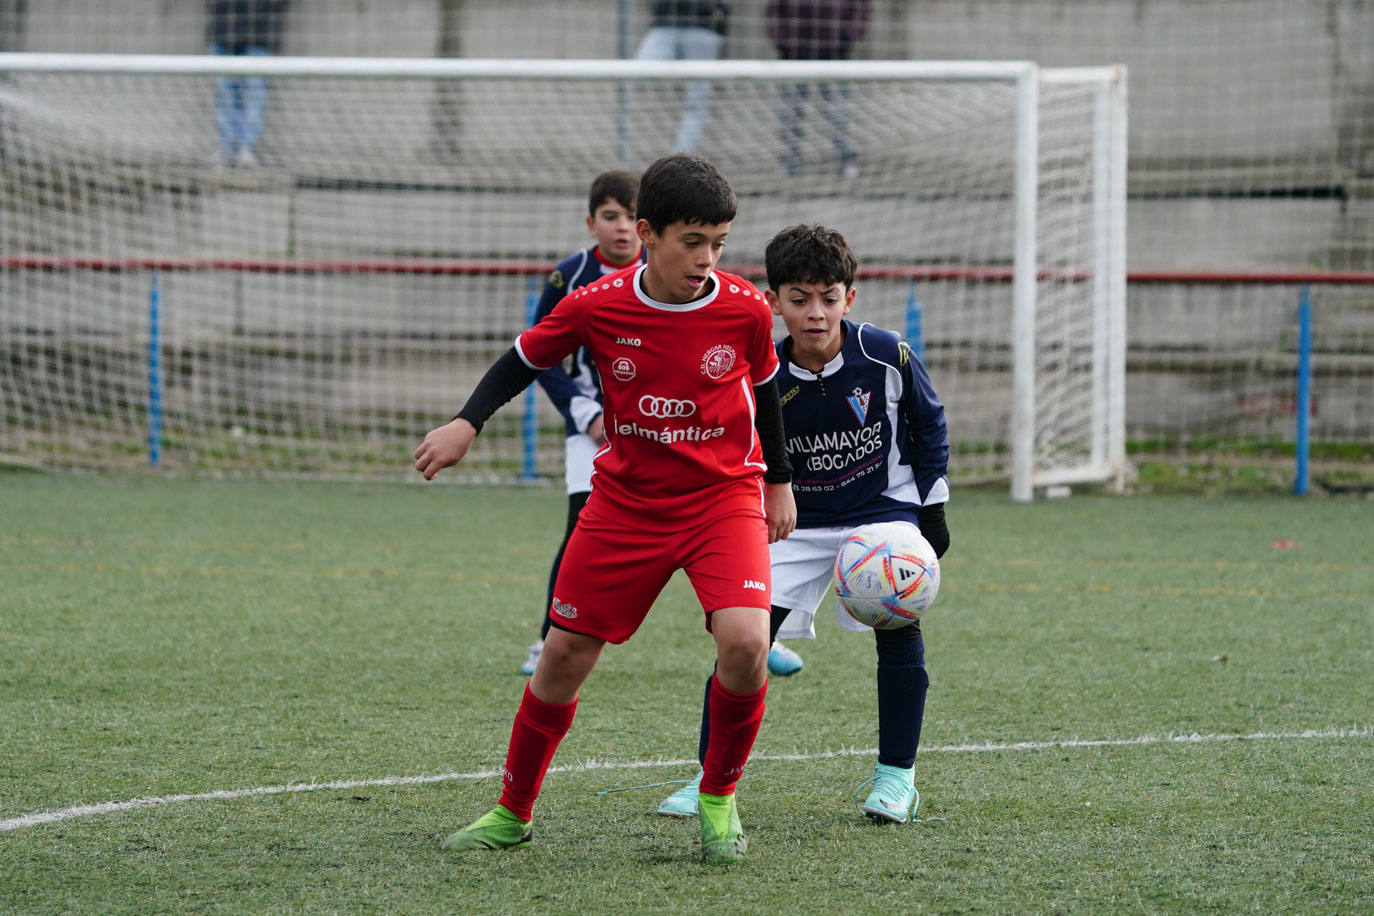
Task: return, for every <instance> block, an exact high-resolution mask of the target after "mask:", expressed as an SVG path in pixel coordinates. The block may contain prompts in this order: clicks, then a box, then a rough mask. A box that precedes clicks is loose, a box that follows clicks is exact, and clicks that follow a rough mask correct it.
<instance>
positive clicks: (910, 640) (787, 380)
mask: <svg viewBox="0 0 1374 916" xmlns="http://www.w3.org/2000/svg"><path fill="white" fill-rule="evenodd" d="M764 262H765V268H766V270H767V273H768V285H769V289H768V290H767V291H766V293H765V295H766V296H767V297H768V303H769V305H770V306H771V307H772V309H773V312H774V314H776V315H779V316H781V317H782V320H783V323H784V324H785V325H786V326H787V334H788V336H787V337H786V338H784V339H783V340H782V341H781V342H779V343H778V345H777V350H778V357H779V359H780V360H781V364H782V368H781V369H780V370H779V372H778V380H779V381H778V388H779V393H780V396H781V399H782V404H783V428H784V430H785V431H786V433H787V451H788V458H789V460H790V462H791V464H792V469H793V477H792V491H793V495H794V496H795V497H796V500H797V528H796V530H795V531H794V532H793V533H792V535H791V537H789V538H788V539H787V540H785V541H778V542H776V543H774V544H771V545H770V546H769V554H770V565H771V567H772V571H773V607H772V614H771V621H770V628H771V630H772V635H774V636H777V635H783V636H788V637H806V638H814V637H815V635H816V634H815V628H814V619H815V614H816V610H817V608H818V607H819V606H820V604H821V601H822V600H823V599H824V598H825V596H826V595H827V594H828V593H829V592H830V579H831V571H832V569H833V568H834V563H835V555H836V553H837V552H838V550H839V546H840V544H841V543H842V542H843V541H844V539H845V538H846V537H847V536H848V535H849V533H850V532H851V531H853V529H855V528H857V527H858V526H860V525H866V524H869V523H871V522H899V523H905V524H911V525H915V526H917V527H919V528H920V530H921V533H922V534H923V535H925V538H926V540H928V541H929V542H930V544H931V546H932V547H934V548H935V552H936V553H937V554H939V555H943V554H944V552H945V550H946V549H948V547H949V529H948V528H947V527H946V525H945V502H946V501H947V500H948V499H949V482H948V479H947V477H946V467H947V464H948V461H949V438H948V435H947V433H946V429H945V410H944V406H943V405H942V404H941V403H940V401H939V400H938V399H937V398H936V396H935V391H934V390H933V389H932V387H931V384H930V377H929V376H928V375H927V374H926V369H925V366H923V365H922V364H921V361H920V360H919V359H918V358H917V357H916V355H915V354H914V353H912V351H911V347H910V346H908V345H907V342H906V341H905V340H903V339H902V338H901V337H900V336H899V335H897V334H895V333H893V332H892V331H885V330H883V329H882V328H878V327H874V326H873V325H871V324H864V325H856V324H854V323H853V322H851V321H848V320H846V319H845V318H844V316H845V315H846V314H848V312H849V309H850V307H851V306H852V305H853V303H854V295H855V291H854V273H855V271H856V269H857V267H858V264H857V261H856V259H855V257H854V254H853V252H852V251H851V250H850V248H849V244H848V243H847V242H846V241H845V238H844V236H842V235H841V234H840V233H838V232H836V231H834V230H833V229H826V228H825V227H823V226H792V227H790V228H788V229H784V230H782V231H781V232H779V233H778V234H777V235H775V236H774V237H773V239H772V240H771V241H770V242H769V243H768V248H767V251H766V254H765V257H764ZM836 612H837V618H838V619H839V622H840V623H841V624H842V625H843V626H844V627H845V628H846V629H850V630H866V629H868V627H865V626H863V625H862V624H860V623H857V622H856V621H854V620H853V618H851V617H849V615H847V614H845V613H844V612H843V611H841V610H839V608H838V607H837V608H836ZM874 635H875V637H876V640H877V652H878V762H877V766H876V769H875V771H874V776H873V778H872V779H870V780H869V781H868V782H866V783H865V784H864V785H863V786H860V792H858V793H856V798H857V796H858V795H860V794H863V793H862V790H864V789H868V788H869V787H870V784H871V791H869V792H868V794H867V796H866V798H865V799H864V801H863V802H862V803H861V804H860V810H861V811H862V812H863V813H864V814H866V815H868V816H869V817H872V818H873V819H875V820H880V821H893V822H896V823H905V822H906V821H908V820H909V819H910V818H911V817H912V815H913V814H914V813H915V810H916V806H917V805H918V804H920V795H919V794H918V793H917V791H916V786H915V763H916V745H917V743H918V742H919V741H920V737H921V719H922V717H923V715H924V713H925V698H926V689H927V687H928V686H929V684H930V680H929V678H928V677H927V675H926V670H925V643H924V640H923V639H922V637H921V628H920V624H919V623H918V624H915V625H912V626H909V627H905V628H903V629H898V630H875V631H874ZM709 715H710V711H709V710H703V715H702V731H701V744H700V750H701V754H702V755H703V756H704V754H705V750H706V747H707V729H708V726H709ZM698 778H700V777H698ZM696 794H697V790H696V784H695V782H693V783H689V784H688V785H687V786H686V787H685V788H683V789H679V790H678V791H677V792H674V793H673V794H672V795H671V796H669V797H668V798H666V799H664V800H663V802H662V803H660V805H659V807H658V811H659V813H660V814H663V815H666V816H670V817H689V816H691V815H692V814H693V813H694V812H695V809H696Z"/></svg>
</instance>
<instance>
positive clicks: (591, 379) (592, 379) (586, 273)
mask: <svg viewBox="0 0 1374 916" xmlns="http://www.w3.org/2000/svg"><path fill="white" fill-rule="evenodd" d="M643 260H644V251H643V249H641V250H640V254H639V261H640V262H643ZM621 266H622V267H623V266H625V265H621ZM619 269H620V267H617V266H616V265H614V264H609V263H607V262H606V261H605V260H604V259H603V258H602V257H601V252H600V250H599V249H597V247H596V246H595V245H592V246H591V247H590V248H584V249H582V250H581V251H577V252H574V253H572V254H570V255H568V256H567V257H566V258H564V259H563V260H562V261H559V262H558V266H557V267H555V268H554V269H553V273H551V274H549V278H548V279H547V280H545V281H544V292H543V294H541V295H540V297H539V305H538V307H537V308H536V309H535V313H534V323H535V324H538V323H539V322H541V321H543V320H544V319H545V318H546V317H548V314H549V312H552V311H553V307H554V306H555V305H557V304H558V303H559V301H561V300H562V298H563V297H564V296H566V295H567V294H568V293H570V292H572V291H573V290H575V289H577V288H579V287H582V286H586V285H587V284H588V283H591V282H592V281H593V280H599V279H601V278H602V277H603V276H605V275H606V274H610V273H615V272H616V271H617V270H619ZM539 385H540V387H541V388H543V389H544V393H545V394H547V395H548V396H549V400H550V401H552V402H553V406H554V407H556V408H558V412H559V413H561V414H562V415H563V422H564V424H565V425H566V426H567V434H568V435H569V436H573V435H576V434H577V433H585V432H586V431H587V424H589V423H591V422H592V421H593V420H595V419H596V418H597V417H598V416H599V415H600V414H601V378H600V377H599V376H598V375H597V374H596V365H595V364H594V363H593V362H592V357H591V354H589V353H588V352H587V349H586V347H579V348H578V349H577V351H576V352H574V353H573V355H572V361H571V368H564V367H563V366H554V367H553V368H552V369H548V370H545V372H544V373H543V374H542V375H540V376H539Z"/></svg>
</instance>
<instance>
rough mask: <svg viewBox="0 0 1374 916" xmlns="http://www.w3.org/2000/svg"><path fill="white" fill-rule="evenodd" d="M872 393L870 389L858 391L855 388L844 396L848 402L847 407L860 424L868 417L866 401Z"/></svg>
mask: <svg viewBox="0 0 1374 916" xmlns="http://www.w3.org/2000/svg"><path fill="white" fill-rule="evenodd" d="M872 394H873V392H871V391H860V390H859V389H858V388H855V389H854V393H853V394H850V395H849V396H847V397H846V398H845V400H846V401H848V402H849V409H850V410H852V411H854V416H855V417H857V418H858V420H859V425H860V426H863V425H864V420H867V419H868V401H869V398H870V397H872Z"/></svg>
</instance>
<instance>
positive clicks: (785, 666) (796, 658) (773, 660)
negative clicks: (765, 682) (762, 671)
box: [768, 642, 802, 677]
mask: <svg viewBox="0 0 1374 916" xmlns="http://www.w3.org/2000/svg"><path fill="white" fill-rule="evenodd" d="M800 670H802V657H801V656H800V655H798V654H797V653H795V652H793V651H792V650H791V649H789V648H787V647H786V646H784V645H783V644H782V643H780V642H774V643H773V646H772V648H770V649H769V650H768V673H769V674H771V675H773V676H774V677H787V676H789V675H793V674H796V673H797V672H798V671H800Z"/></svg>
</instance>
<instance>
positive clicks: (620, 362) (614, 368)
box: [611, 356, 635, 382]
mask: <svg viewBox="0 0 1374 916" xmlns="http://www.w3.org/2000/svg"><path fill="white" fill-rule="evenodd" d="M611 372H612V373H613V374H614V375H615V377H616V378H618V379H620V380H621V381H622V382H628V381H630V380H631V379H633V378H634V377H635V364H634V360H632V359H629V358H628V357H625V356H622V357H620V358H619V359H617V360H616V361H615V362H613V363H611Z"/></svg>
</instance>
